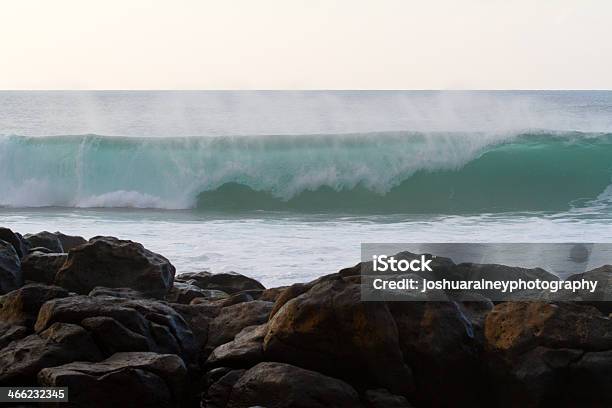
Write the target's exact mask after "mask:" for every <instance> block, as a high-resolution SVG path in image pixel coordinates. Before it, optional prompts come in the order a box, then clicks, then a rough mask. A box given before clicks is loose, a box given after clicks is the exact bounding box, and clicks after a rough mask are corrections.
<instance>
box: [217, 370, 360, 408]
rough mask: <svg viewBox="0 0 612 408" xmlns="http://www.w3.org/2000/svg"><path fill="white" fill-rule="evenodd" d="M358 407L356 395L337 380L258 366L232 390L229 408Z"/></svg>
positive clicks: (312, 372) (309, 373) (245, 374)
mask: <svg viewBox="0 0 612 408" xmlns="http://www.w3.org/2000/svg"><path fill="white" fill-rule="evenodd" d="M252 406H265V407H267V408H285V407H286V408H302V407H303V408H317V407H321V408H329V407H347V408H348V407H359V406H360V402H359V397H358V396H357V392H356V391H355V390H354V389H353V388H352V387H351V386H350V385H348V384H347V383H345V382H343V381H341V380H338V379H336V378H332V377H328V376H325V375H323V374H320V373H317V372H314V371H310V370H305V369H303V368H299V367H295V366H292V365H289V364H282V363H259V364H258V365H256V366H255V367H253V368H251V369H249V370H248V371H246V372H245V373H244V375H242V377H240V379H239V380H238V381H237V382H236V383H235V384H234V386H233V387H232V391H231V394H230V398H229V401H228V404H227V407H228V408H243V407H244V408H246V407H252Z"/></svg>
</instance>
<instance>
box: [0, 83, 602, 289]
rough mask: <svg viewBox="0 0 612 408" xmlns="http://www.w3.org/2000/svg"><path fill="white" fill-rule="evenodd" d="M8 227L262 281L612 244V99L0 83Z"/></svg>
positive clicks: (0, 154)
mask: <svg viewBox="0 0 612 408" xmlns="http://www.w3.org/2000/svg"><path fill="white" fill-rule="evenodd" d="M0 104H1V105H2V107H3V109H2V110H0V192H1V194H0V224H2V225H5V226H8V227H10V228H13V229H14V230H17V231H20V232H23V233H26V232H35V231H39V230H61V231H64V232H66V233H72V234H80V235H83V236H86V237H91V236H94V235H98V234H107V235H115V236H119V237H122V238H127V239H133V240H136V241H140V242H142V243H144V244H145V245H146V246H147V247H150V248H151V249H153V250H156V251H158V252H160V253H162V254H164V255H166V256H167V257H169V258H170V260H171V261H172V262H173V263H174V264H175V265H176V266H177V269H178V270H179V272H186V271H194V270H200V269H205V268H210V269H212V270H214V271H221V270H236V271H239V272H243V273H247V274H250V275H252V276H254V277H257V278H259V279H262V280H263V281H264V282H265V283H266V284H269V285H271V284H287V283H292V282H295V281H304V280H308V279H311V278H314V277H316V276H319V275H321V274H324V273H331V272H334V271H335V270H337V269H339V268H341V267H345V266H348V265H352V264H354V263H356V262H357V261H358V260H359V246H360V243H361V242H420V241H423V242H580V241H582V242H612V228H611V227H612V210H611V209H612V205H611V203H612V187H611V184H612V136H611V135H612V92H427V91H423V92H358V91H355V92H353V91H351V92H348V91H347V92H119V91H116V92H0Z"/></svg>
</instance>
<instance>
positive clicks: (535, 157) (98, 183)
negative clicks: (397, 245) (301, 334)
mask: <svg viewBox="0 0 612 408" xmlns="http://www.w3.org/2000/svg"><path fill="white" fill-rule="evenodd" d="M0 170H1V171H2V173H1V175H0V189H1V190H2V192H3V194H2V197H0V205H3V206H12V207H31V206H69V207H134V208H167V209H186V208H194V207H198V208H202V209H215V210H227V209H231V208H234V209H289V210H300V211H319V210H321V211H325V210H338V211H345V210H359V211H368V212H443V213H444V212H455V211H473V212H480V211H508V210H562V209H566V208H568V207H570V206H572V205H581V204H577V203H585V202H589V201H591V200H595V199H597V197H598V196H600V195H601V194H602V192H604V191H605V190H606V189H607V188H608V189H609V186H610V180H611V178H612V135H609V134H596V135H593V134H590V135H589V134H581V133H563V134H560V133H551V132H548V133H546V132H539V133H532V134H524V135H518V136H512V135H503V134H474V133H471V134H469V133H436V134H422V133H409V132H392V133H390V132H387V133H368V134H350V135H303V136H263V137H217V138H205V137H192V138H133V137H130V138H124V137H104V136H96V135H84V136H61V137H37V138H32V137H19V136H5V137H0Z"/></svg>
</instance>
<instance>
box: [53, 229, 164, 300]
mask: <svg viewBox="0 0 612 408" xmlns="http://www.w3.org/2000/svg"><path fill="white" fill-rule="evenodd" d="M174 273H175V269H174V266H172V264H171V263H170V262H169V261H168V260H167V259H166V258H164V257H163V256H161V255H158V254H156V253H154V252H151V251H149V250H147V249H145V248H144V247H143V246H142V245H141V244H138V243H136V242H132V241H124V240H119V239H117V238H113V237H95V238H92V239H91V240H90V241H89V243H87V244H84V245H81V246H78V247H76V248H73V249H72V250H71V251H70V253H69V254H68V260H67V261H66V263H65V264H64V266H62V268H61V269H60V270H59V271H58V272H57V275H56V277H55V282H56V284H58V285H60V286H62V287H64V288H66V289H68V290H70V291H73V292H77V293H80V294H87V293H89V292H90V291H91V290H92V289H93V288H95V287H96V286H105V287H108V288H131V289H135V290H138V291H140V292H142V293H144V294H147V295H151V296H156V297H163V296H165V295H166V294H167V293H168V291H169V290H170V288H171V287H172V284H173V282H174Z"/></svg>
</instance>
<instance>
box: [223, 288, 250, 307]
mask: <svg viewBox="0 0 612 408" xmlns="http://www.w3.org/2000/svg"><path fill="white" fill-rule="evenodd" d="M253 300H255V299H254V298H253V296H251V295H250V294H248V293H247V292H238V293H234V294H233V295H230V296H228V297H225V298H222V299H217V300H214V301H213V303H214V304H215V305H219V306H221V307H227V306H232V305H237V304H238V303H243V302H251V301H253Z"/></svg>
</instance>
